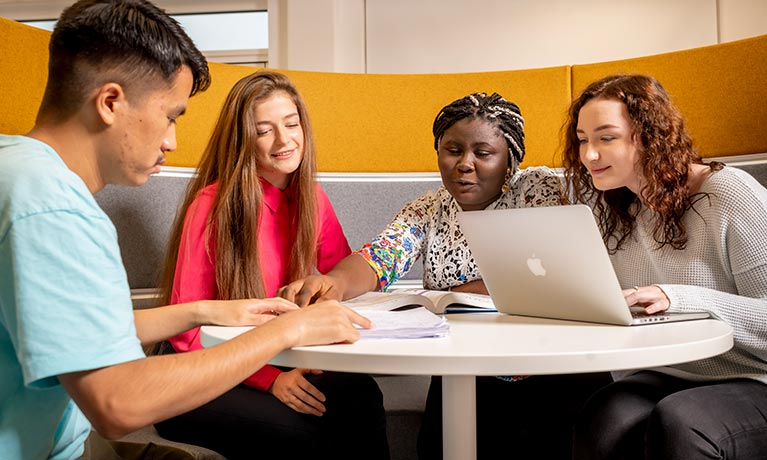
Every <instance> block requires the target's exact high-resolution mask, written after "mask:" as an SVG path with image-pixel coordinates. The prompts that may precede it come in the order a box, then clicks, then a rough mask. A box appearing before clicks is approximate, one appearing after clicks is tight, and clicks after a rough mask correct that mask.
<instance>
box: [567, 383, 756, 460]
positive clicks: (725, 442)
mask: <svg viewBox="0 0 767 460" xmlns="http://www.w3.org/2000/svg"><path fill="white" fill-rule="evenodd" d="M573 439H574V444H573V451H574V452H573V458H574V459H590V460H592V459H593V460H598V459H608V458H609V459H648V460H649V459H652V460H664V459H677V460H678V459H725V458H726V459H737V460H750V459H753V460H757V459H759V460H763V459H765V458H767V385H765V384H763V383H760V382H757V381H753V380H745V379H743V380H728V381H720V382H690V381H687V380H682V379H678V378H675V377H671V376H668V375H665V374H660V373H657V372H650V371H643V372H639V373H637V374H634V375H632V376H630V377H627V378H625V379H621V380H619V381H617V382H615V383H613V384H611V385H609V386H607V387H605V388H604V389H602V390H601V391H599V392H598V393H597V394H595V395H594V396H593V397H592V398H591V399H590V400H589V401H588V402H587V404H586V406H585V408H584V410H583V413H582V416H581V417H579V422H578V424H577V425H576V430H575V435H574V438H573Z"/></svg>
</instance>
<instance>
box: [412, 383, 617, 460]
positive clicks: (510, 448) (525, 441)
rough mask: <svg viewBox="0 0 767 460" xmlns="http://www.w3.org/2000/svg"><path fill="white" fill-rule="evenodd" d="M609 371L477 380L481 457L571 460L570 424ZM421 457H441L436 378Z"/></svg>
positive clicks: (422, 436) (428, 402) (429, 399)
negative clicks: (521, 378) (511, 380)
mask: <svg viewBox="0 0 767 460" xmlns="http://www.w3.org/2000/svg"><path fill="white" fill-rule="evenodd" d="M610 382H612V378H611V377H610V374H609V373H606V372H605V373H596V374H573V375H541V376H532V377H528V378H526V379H524V380H520V381H517V382H507V381H504V380H500V379H497V378H495V377H477V458H478V459H480V460H482V459H496V458H519V459H547V460H549V459H551V460H554V459H569V458H570V447H571V444H572V441H571V439H572V425H573V423H574V420H575V416H576V414H577V413H578V412H579V410H580V409H581V407H582V405H583V403H584V402H585V401H586V400H587V399H588V397H589V396H590V395H591V394H592V393H594V392H595V391H597V390H598V389H599V388H602V387H603V386H605V385H607V384H608V383H610ZM418 458H419V459H420V460H438V459H441V458H442V379H441V378H440V377H432V380H431V386H430V387H429V394H428V396H427V398H426V409H425V412H424V417H423V422H422V425H421V431H420V432H419V434H418Z"/></svg>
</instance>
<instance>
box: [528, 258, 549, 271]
mask: <svg viewBox="0 0 767 460" xmlns="http://www.w3.org/2000/svg"><path fill="white" fill-rule="evenodd" d="M527 268H529V269H530V272H531V273H532V274H533V275H535V276H546V269H545V268H543V263H542V262H541V259H539V258H538V257H535V254H533V255H532V256H531V257H529V258H528V259H527Z"/></svg>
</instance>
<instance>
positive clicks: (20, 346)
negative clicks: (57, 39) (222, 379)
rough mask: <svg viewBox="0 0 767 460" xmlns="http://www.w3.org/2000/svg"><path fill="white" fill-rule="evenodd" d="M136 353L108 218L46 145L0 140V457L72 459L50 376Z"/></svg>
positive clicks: (82, 432)
mask: <svg viewBox="0 0 767 460" xmlns="http://www.w3.org/2000/svg"><path fill="white" fill-rule="evenodd" d="M143 357H144V353H143V351H142V349H141V344H140V343H139V340H138V338H137V337H136V330H135V325H134V322H133V310H132V304H131V299H130V289H129V287H128V281H127V276H126V274H125V268H124V267H123V264H122V259H121V258H120V249H119V246H118V244H117V233H116V231H115V229H114V225H112V222H111V221H110V220H109V217H107V215H106V214H105V213H104V212H103V211H102V210H101V208H100V207H99V206H98V204H97V203H96V200H95V199H94V198H93V195H92V194H91V193H90V191H89V190H88V188H87V187H86V185H85V183H84V182H83V181H82V180H81V179H80V177H79V176H77V175H76V174H74V173H73V172H72V171H71V170H69V168H67V166H66V165H65V164H64V162H63V161H62V160H61V158H60V157H59V156H58V155H57V154H56V152H54V151H53V149H51V148H50V147H49V146H48V145H46V144H44V143H42V142H39V141H37V140H34V139H31V138H27V137H23V136H0V453H2V454H1V455H0V456H2V458H3V459H4V460H16V459H18V460H36V459H48V458H51V459H57V460H58V459H74V458H78V457H79V456H80V455H81V454H82V451H83V443H84V441H85V438H86V437H87V435H88V432H89V430H90V424H89V423H88V421H87V419H86V418H85V417H84V416H83V414H82V413H81V412H80V410H79V409H78V408H77V407H76V406H75V405H74V404H73V402H72V400H71V399H70V397H69V396H68V395H67V393H66V392H65V391H64V388H63V387H62V386H61V384H60V383H59V380H58V378H57V376H58V375H60V374H64V373H68V372H75V371H82V370H89V369H96V368H100V367H104V366H109V365H112V364H116V363H121V362H126V361H132V360H136V359H140V358H143ZM126 384H129V382H126Z"/></svg>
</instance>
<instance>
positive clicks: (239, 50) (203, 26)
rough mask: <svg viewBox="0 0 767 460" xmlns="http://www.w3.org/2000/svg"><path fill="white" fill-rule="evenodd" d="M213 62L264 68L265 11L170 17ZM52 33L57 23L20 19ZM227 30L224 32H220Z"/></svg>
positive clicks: (266, 40) (266, 30)
mask: <svg viewBox="0 0 767 460" xmlns="http://www.w3.org/2000/svg"><path fill="white" fill-rule="evenodd" d="M172 16H173V17H174V18H175V19H176V20H177V21H178V22H179V23H181V25H182V26H183V27H184V30H186V32H187V33H188V34H189V36H190V37H191V38H192V40H194V43H195V44H196V45H197V47H198V48H199V49H200V50H201V51H202V52H203V54H204V55H205V57H206V58H208V60H209V61H212V62H224V63H229V64H243V65H252V66H260V67H265V66H266V65H267V63H268V57H269V17H268V13H267V12H266V11H226V12H202V13H178V14H173V15H172ZM19 22H22V23H25V24H28V25H31V26H34V27H39V28H41V29H45V30H53V27H54V25H55V24H56V20H39V19H35V20H19ZM222 31H226V33H221V32H222Z"/></svg>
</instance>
